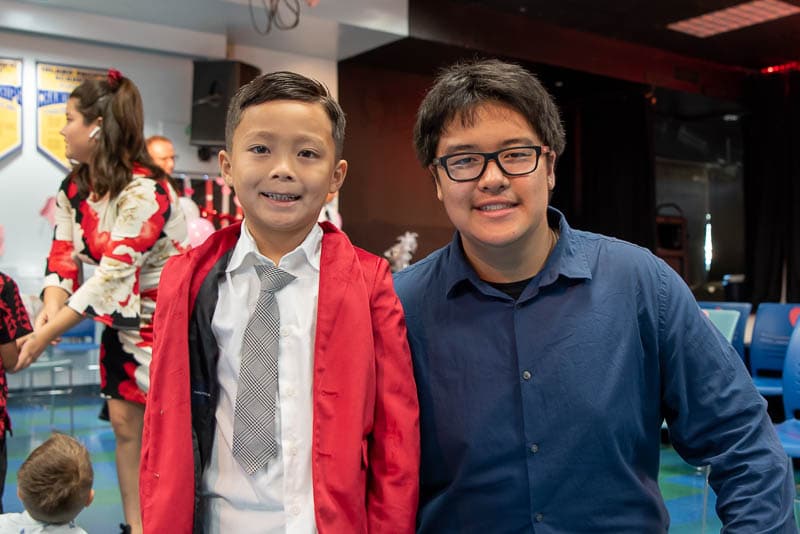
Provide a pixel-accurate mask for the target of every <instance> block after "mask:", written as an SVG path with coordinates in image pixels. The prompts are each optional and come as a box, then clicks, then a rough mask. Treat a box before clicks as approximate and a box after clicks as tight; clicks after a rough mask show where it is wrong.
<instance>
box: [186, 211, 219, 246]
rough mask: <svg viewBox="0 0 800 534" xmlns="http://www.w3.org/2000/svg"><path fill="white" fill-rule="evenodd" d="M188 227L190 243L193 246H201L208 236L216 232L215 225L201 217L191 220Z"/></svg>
mask: <svg viewBox="0 0 800 534" xmlns="http://www.w3.org/2000/svg"><path fill="white" fill-rule="evenodd" d="M187 227H188V230H189V243H190V244H191V245H192V246H193V247H199V246H200V245H202V244H203V242H204V241H205V240H206V239H207V238H208V236H210V235H211V234H213V233H214V225H213V224H212V223H211V222H210V221H207V220H206V219H203V218H200V217H198V218H197V219H192V220H191V221H189V223H188V224H187Z"/></svg>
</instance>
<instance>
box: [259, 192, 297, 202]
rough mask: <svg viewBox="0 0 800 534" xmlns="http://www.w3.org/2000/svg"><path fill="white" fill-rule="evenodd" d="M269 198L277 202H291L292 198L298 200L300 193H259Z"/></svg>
mask: <svg viewBox="0 0 800 534" xmlns="http://www.w3.org/2000/svg"><path fill="white" fill-rule="evenodd" d="M261 194H262V195H264V196H265V197H267V198H268V199H270V200H277V201H278V202H291V201H293V200H300V195H284V194H280V193H261Z"/></svg>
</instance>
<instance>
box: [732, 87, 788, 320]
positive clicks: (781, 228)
mask: <svg viewBox="0 0 800 534" xmlns="http://www.w3.org/2000/svg"><path fill="white" fill-rule="evenodd" d="M745 98H746V103H747V108H748V110H749V114H748V116H747V118H746V121H745V125H744V126H745V128H744V132H745V154H744V178H745V217H746V220H745V223H746V232H745V233H746V236H745V245H746V247H745V248H746V258H747V276H748V278H749V283H748V286H749V287H750V289H751V300H752V302H753V303H754V304H755V305H758V304H759V303H761V302H777V301H778V300H779V299H780V296H781V285H782V271H783V265H784V262H786V264H787V268H788V271H787V272H788V277H787V281H788V286H787V300H788V301H790V302H800V272H799V271H800V209H798V208H800V184H798V180H800V103H798V99H800V73H796V72H792V73H782V74H774V75H767V76H758V77H754V78H752V79H750V80H749V81H748V84H747V88H746V97H745Z"/></svg>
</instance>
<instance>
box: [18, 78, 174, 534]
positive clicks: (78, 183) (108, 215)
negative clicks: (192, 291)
mask: <svg viewBox="0 0 800 534" xmlns="http://www.w3.org/2000/svg"><path fill="white" fill-rule="evenodd" d="M143 124H144V118H143V109H142V101H141V96H140V95H139V91H138V89H137V88H136V86H135V85H134V84H133V82H131V81H130V80H129V79H127V78H125V77H123V76H122V75H121V74H120V73H119V72H118V71H115V70H111V71H109V74H108V78H107V79H105V80H87V81H85V82H83V83H82V84H81V85H80V86H78V87H77V88H76V89H75V90H74V91H73V92H72V93H71V94H70V97H69V100H68V101H67V124H66V126H65V127H64V129H63V130H62V131H61V134H62V135H63V136H64V139H65V141H66V150H67V157H68V158H70V159H71V160H73V161H75V162H77V166H76V167H75V169H74V170H73V171H72V172H71V173H70V174H69V175H68V176H67V177H66V179H65V180H64V181H63V182H62V184H61V188H60V189H59V191H58V196H57V200H56V204H57V208H56V226H55V231H54V237H53V244H52V247H51V249H50V254H49V256H48V260H47V269H46V274H45V288H44V292H43V298H44V307H43V310H42V313H41V314H40V315H39V317H38V318H37V319H36V322H35V328H34V333H33V334H32V335H31V336H30V337H29V338H28V339H27V340H26V341H25V343H24V345H23V346H22V349H21V352H20V356H19V363H18V365H17V368H18V369H21V368H24V367H26V366H28V365H30V363H31V362H33V361H34V360H35V359H36V358H38V357H39V355H40V354H41V353H42V352H43V351H44V349H45V348H46V347H47V345H48V344H50V343H51V342H53V341H54V340H56V339H57V338H58V337H59V336H61V335H62V334H63V333H64V332H66V331H67V330H68V329H69V328H71V327H72V326H74V325H76V324H77V323H79V322H80V321H81V320H82V319H83V317H84V316H90V317H92V318H94V319H95V320H96V321H99V322H101V323H103V324H104V325H106V327H105V329H104V331H103V335H102V342H101V348H100V381H101V391H102V393H103V395H104V396H105V397H106V398H107V399H109V400H108V408H109V416H110V420H111V425H112V428H113V430H114V436H115V438H116V442H117V444H116V456H117V457H116V460H117V474H118V477H119V485H120V493H121V495H122V505H123V510H124V513H125V520H126V523H127V525H122V529H123V532H134V533H138V532H141V516H140V510H139V490H138V487H139V486H138V471H139V454H140V449H141V438H142V421H143V415H144V403H145V399H146V396H147V390H148V387H149V366H150V358H151V354H152V350H151V349H152V342H153V337H152V332H153V330H152V319H153V311H154V308H155V303H156V295H157V292H158V281H159V278H160V276H161V270H162V268H163V267H164V264H165V263H166V261H167V260H168V259H169V257H170V256H172V255H174V254H177V253H179V252H181V251H182V250H183V248H184V246H185V245H186V242H187V241H186V221H185V219H184V217H183V213H182V211H181V209H180V207H179V205H178V202H177V201H178V195H177V194H176V193H175V190H174V189H173V188H172V185H171V184H170V182H169V180H168V179H167V176H166V175H165V173H164V172H163V171H162V170H161V169H160V168H159V167H157V166H156V165H155V164H154V163H153V162H152V160H151V159H150V157H149V156H148V154H147V150H146V147H145V141H144V133H143ZM83 264H90V265H96V268H95V270H94V273H93V274H92V275H91V277H89V278H88V279H86V280H82V269H81V267H82V265H83Z"/></svg>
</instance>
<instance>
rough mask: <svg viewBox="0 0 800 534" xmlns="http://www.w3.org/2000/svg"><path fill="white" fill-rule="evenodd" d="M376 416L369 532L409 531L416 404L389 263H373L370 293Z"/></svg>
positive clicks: (415, 482) (413, 507)
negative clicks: (373, 270)
mask: <svg viewBox="0 0 800 534" xmlns="http://www.w3.org/2000/svg"><path fill="white" fill-rule="evenodd" d="M371 311H372V330H373V337H374V343H375V365H376V370H375V373H376V391H375V398H376V402H375V418H374V426H373V434H372V439H371V440H370V446H369V449H368V459H369V461H368V465H369V470H370V471H369V475H368V477H369V478H368V483H367V484H368V487H367V520H368V524H369V532H375V533H381V534H384V533H413V532H414V524H415V521H416V513H417V502H418V497H419V462H420V449H419V447H420V445H419V402H418V400H417V389H416V384H415V381H414V373H413V369H412V365H411V352H410V350H409V347H408V340H407V338H406V325H405V319H404V317H403V308H402V306H401V305H400V300H399V299H398V298H397V295H396V294H395V292H394V287H393V285H392V277H391V274H390V272H389V264H388V263H386V261H385V260H383V259H379V260H378V261H377V262H376V264H375V275H374V283H373V287H372V292H371Z"/></svg>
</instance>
